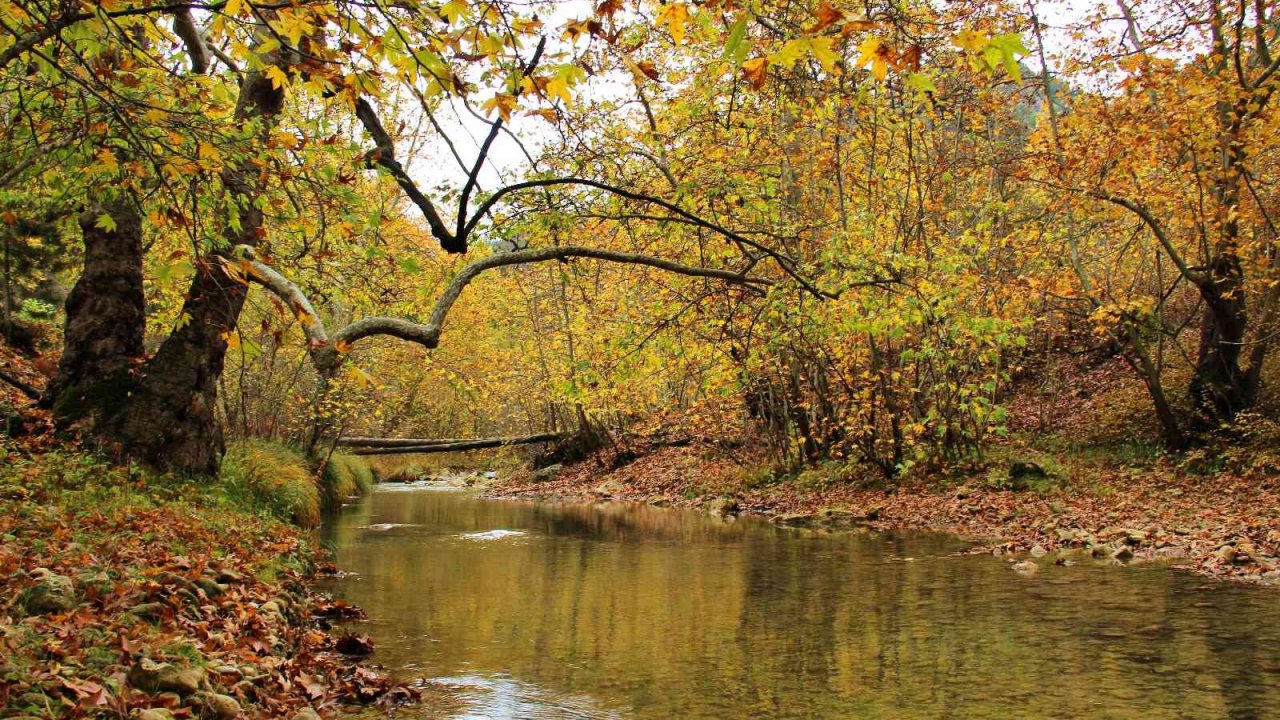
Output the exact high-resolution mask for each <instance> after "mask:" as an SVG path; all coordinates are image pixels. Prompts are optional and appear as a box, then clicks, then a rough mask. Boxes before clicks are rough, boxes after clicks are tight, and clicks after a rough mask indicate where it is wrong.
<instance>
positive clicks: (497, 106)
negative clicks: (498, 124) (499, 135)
mask: <svg viewBox="0 0 1280 720" xmlns="http://www.w3.org/2000/svg"><path fill="white" fill-rule="evenodd" d="M480 108H481V109H483V110H484V111H485V114H489V115H491V114H493V111H494V110H497V111H498V117H500V118H502V119H503V121H506V120H510V119H511V111H512V110H515V109H516V98H515V96H513V95H494V96H493V97H491V98H489V99H488V100H485V101H484V102H483V103H481V104H480Z"/></svg>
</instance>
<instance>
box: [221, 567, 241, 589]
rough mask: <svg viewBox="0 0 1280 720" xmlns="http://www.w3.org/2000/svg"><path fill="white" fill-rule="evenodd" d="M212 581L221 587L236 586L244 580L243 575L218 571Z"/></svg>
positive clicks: (227, 570) (224, 570) (232, 571)
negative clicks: (218, 583) (221, 585)
mask: <svg viewBox="0 0 1280 720" xmlns="http://www.w3.org/2000/svg"><path fill="white" fill-rule="evenodd" d="M214 579H215V580H217V581H218V582H220V583H222V584H223V585H237V584H239V583H242V582H244V580H245V578H244V575H241V574H240V573H238V572H236V571H235V570H230V569H223V570H219V571H218V574H217V576H216V577H214Z"/></svg>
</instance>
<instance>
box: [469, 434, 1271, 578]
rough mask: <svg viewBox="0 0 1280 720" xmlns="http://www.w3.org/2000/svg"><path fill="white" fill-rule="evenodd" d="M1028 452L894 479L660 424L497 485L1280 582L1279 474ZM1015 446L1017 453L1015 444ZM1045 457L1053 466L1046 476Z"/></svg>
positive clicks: (500, 489) (1017, 553)
mask: <svg viewBox="0 0 1280 720" xmlns="http://www.w3.org/2000/svg"><path fill="white" fill-rule="evenodd" d="M1013 447H1017V446H1016V445H1014V446H1013ZM1023 449H1024V450H1025V448H1023ZM1028 454H1029V455H1030V456H1032V457H1034V458H1035V460H1036V461H1037V462H1035V463H1034V467H1032V468H1027V467H1023V468H1021V470H1022V472H1023V473H1025V474H1024V475H1019V474H1018V472H1017V470H1015V472H1014V473H1012V474H1014V475H1018V476H1017V477H1013V478H1011V477H1010V475H1011V473H1010V472H1009V470H1008V469H1009V468H1010V467H1011V464H1002V465H997V464H996V463H995V462H993V461H990V460H989V461H988V462H987V468H988V469H986V470H975V469H970V470H968V471H967V472H955V473H953V474H949V475H941V474H933V475H929V476H913V477H911V478H908V479H906V480H903V481H900V482H898V483H895V484H894V485H892V486H888V485H886V484H885V483H884V482H883V481H882V480H877V479H875V478H863V479H857V478H849V477H839V476H830V475H822V474H820V473H810V474H807V475H800V476H799V477H792V478H786V479H775V478H772V477H770V476H769V475H767V474H762V473H759V472H752V471H751V470H750V468H751V467H752V465H753V464H754V463H759V462H763V458H762V457H761V452H760V451H759V450H752V449H750V448H747V447H744V446H742V445H741V444H734V443H730V444H728V445H726V444H725V443H723V442H715V441H712V440H709V439H707V438H694V439H689V438H685V439H682V440H680V441H679V442H677V443H675V444H672V443H671V442H670V441H669V439H668V438H666V437H665V435H661V436H660V437H657V438H655V437H641V438H637V439H634V440H633V441H632V442H630V443H629V444H628V445H627V448H626V450H625V451H624V452H623V453H622V454H621V457H619V452H618V451H617V450H615V449H608V450H605V451H602V452H600V453H598V454H597V455H595V456H593V457H590V458H588V459H586V460H584V461H581V462H578V463H576V464H571V465H568V466H566V467H564V468H563V469H562V470H560V472H558V473H554V474H553V473H549V472H543V473H536V474H535V473H533V472H529V471H525V472H519V473H516V474H515V475H513V476H511V477H508V478H505V479H504V480H503V481H502V482H500V483H499V484H497V485H495V486H494V487H492V488H491V489H490V490H489V495H491V496H503V497H523V498H529V497H535V498H544V499H574V500H582V499H597V500H599V499H609V500H621V501H638V502H647V503H653V504H659V505H672V506H678V507H689V508H701V509H705V510H707V511H710V512H714V513H719V514H730V513H736V512H746V513H759V514H763V515H767V516H770V517H771V518H772V519H773V520H774V522H777V523H780V524H783V525H791V526H800V527H804V526H809V527H818V528H823V527H828V528H831V527H845V528H848V527H866V528H870V529H875V530H935V531H945V532H950V533H955V534H957V535H960V536H963V537H966V538H969V539H972V540H974V541H975V543H976V544H975V546H974V548H973V549H972V552H981V553H992V554H995V555H1002V556H1007V557H1009V559H1010V561H1011V562H1014V561H1018V560H1022V561H1024V564H1022V565H1020V566H1018V567H1020V569H1023V570H1031V571H1034V569H1035V568H1029V566H1028V565H1026V564H1025V559H1026V558H1027V556H1030V557H1031V558H1034V559H1037V560H1036V562H1057V561H1060V562H1073V561H1072V560H1070V559H1069V558H1070V557H1071V556H1072V555H1074V554H1077V553H1084V554H1091V555H1092V556H1093V557H1099V558H1104V559H1109V560H1114V561H1115V562H1126V563H1128V562H1144V561H1152V560H1168V561H1172V562H1175V563H1176V564H1177V565H1179V566H1183V567H1186V568H1189V569H1191V570H1193V571H1195V572H1197V573H1201V574H1204V575H1207V576H1211V577H1215V578H1223V579H1232V580H1240V581H1247V582H1254V583H1260V584H1268V585H1280V481H1277V480H1276V479H1275V478H1274V477H1272V478H1262V479H1258V478H1256V477H1249V478H1246V477H1242V476H1240V475H1235V474H1232V473H1229V472H1218V473H1214V474H1205V475H1197V474H1193V473H1188V472H1185V471H1183V470H1181V469H1179V468H1178V467H1177V466H1175V465H1173V464H1172V463H1170V462H1168V461H1166V460H1161V459H1143V460H1141V461H1128V460H1124V459H1121V458H1119V457H1117V456H1115V455H1114V454H1107V453H1095V454H1094V457H1093V458H1091V459H1085V460H1082V459H1081V457H1080V456H1081V455H1083V453H1072V456H1073V459H1074V462H1073V463H1072V464H1070V465H1068V464H1066V463H1065V462H1064V463H1061V464H1060V463H1059V462H1057V461H1055V459H1054V456H1052V455H1047V454H1045V453H1044V452H1042V451H1036V452H1028ZM1003 455H1004V456H1005V457H1006V458H1007V457H1019V453H1017V452H1012V451H1011V450H1009V451H1006V452H1005V453H1003ZM1062 457H1063V456H1059V459H1062ZM1024 465H1025V463H1024ZM1042 466H1043V467H1042ZM1046 467H1047V468H1052V470H1051V471H1046V472H1044V473H1043V475H1042V474H1041V473H1040V472H1039V471H1040V470H1043V469H1044V468H1046ZM1064 468H1065V469H1064ZM1063 551H1070V552H1063ZM1039 558H1043V560H1039Z"/></svg>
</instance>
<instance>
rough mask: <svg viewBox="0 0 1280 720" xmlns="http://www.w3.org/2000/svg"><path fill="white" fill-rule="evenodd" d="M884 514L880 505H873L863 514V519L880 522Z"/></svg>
mask: <svg viewBox="0 0 1280 720" xmlns="http://www.w3.org/2000/svg"><path fill="white" fill-rule="evenodd" d="M882 512H884V508H882V507H880V506H879V505H872V506H871V507H869V508H867V509H866V510H864V511H863V512H862V517H863V518H865V519H867V520H879V519H880V514H881V513H882Z"/></svg>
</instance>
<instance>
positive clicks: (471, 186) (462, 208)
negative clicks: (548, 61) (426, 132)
mask: <svg viewBox="0 0 1280 720" xmlns="http://www.w3.org/2000/svg"><path fill="white" fill-rule="evenodd" d="M546 48H547V38H546V36H545V35H544V36H543V37H542V39H541V40H539V41H538V49H537V50H534V51H533V58H532V59H530V60H529V63H528V64H527V65H525V66H523V67H521V68H520V76H519V77H517V78H516V87H515V92H516V93H519V92H520V83H521V81H523V80H524V79H525V78H526V77H529V76H530V75H532V74H533V71H534V70H535V69H537V67H538V62H539V61H541V60H542V51H543V50H546ZM501 130H502V117H501V116H499V117H498V119H497V120H495V121H493V125H492V126H491V127H490V128H489V135H488V136H487V137H485V139H484V143H482V144H481V145H480V154H479V155H477V156H476V162H475V165H473V166H472V167H471V172H470V173H468V174H467V183H466V185H464V186H463V187H462V195H461V196H459V198H458V229H457V231H456V233H455V237H457V238H458V240H459V242H460V243H462V245H463V246H464V247H465V245H466V242H467V235H469V234H470V233H468V232H467V231H466V226H467V224H468V223H467V203H468V202H470V200H471V191H473V190H475V188H476V181H477V179H478V178H479V177H480V169H481V168H483V167H484V161H485V159H486V158H487V157H489V148H491V147H493V141H494V140H496V139H497V137H498V133H499V132H501Z"/></svg>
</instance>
